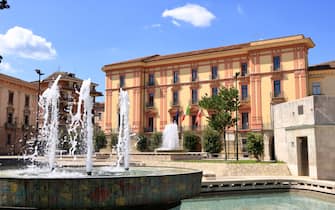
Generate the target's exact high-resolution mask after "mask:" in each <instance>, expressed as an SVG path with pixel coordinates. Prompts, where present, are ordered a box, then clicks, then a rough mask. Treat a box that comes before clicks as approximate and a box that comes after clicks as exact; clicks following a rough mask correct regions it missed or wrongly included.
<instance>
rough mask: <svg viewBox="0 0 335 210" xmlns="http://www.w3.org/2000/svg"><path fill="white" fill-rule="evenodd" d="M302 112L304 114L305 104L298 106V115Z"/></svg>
mask: <svg viewBox="0 0 335 210" xmlns="http://www.w3.org/2000/svg"><path fill="white" fill-rule="evenodd" d="M302 114H304V106H303V105H300V106H298V115H302Z"/></svg>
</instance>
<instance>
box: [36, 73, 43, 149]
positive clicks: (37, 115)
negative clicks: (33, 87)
mask: <svg viewBox="0 0 335 210" xmlns="http://www.w3.org/2000/svg"><path fill="white" fill-rule="evenodd" d="M35 72H36V73H37V74H38V94H37V110H36V131H35V132H36V139H35V142H34V147H35V146H36V144H37V142H38V130H39V128H38V126H39V114H40V106H39V105H38V102H39V101H40V93H41V76H42V75H44V73H42V72H41V70H39V69H35Z"/></svg>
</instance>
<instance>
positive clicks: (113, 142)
mask: <svg viewBox="0 0 335 210" xmlns="http://www.w3.org/2000/svg"><path fill="white" fill-rule="evenodd" d="M118 139H119V135H118V134H117V133H113V132H112V133H111V143H110V146H111V148H112V149H113V148H114V147H115V146H116V145H117V142H118Z"/></svg>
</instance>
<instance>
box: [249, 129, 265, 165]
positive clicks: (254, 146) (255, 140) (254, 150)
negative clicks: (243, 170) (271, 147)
mask: <svg viewBox="0 0 335 210" xmlns="http://www.w3.org/2000/svg"><path fill="white" fill-rule="evenodd" d="M247 147H248V152H249V153H251V154H252V155H254V157H255V158H256V159H257V161H260V158H261V156H262V154H263V152H264V141H263V136H262V135H261V134H259V133H252V132H250V133H248V134H247Z"/></svg>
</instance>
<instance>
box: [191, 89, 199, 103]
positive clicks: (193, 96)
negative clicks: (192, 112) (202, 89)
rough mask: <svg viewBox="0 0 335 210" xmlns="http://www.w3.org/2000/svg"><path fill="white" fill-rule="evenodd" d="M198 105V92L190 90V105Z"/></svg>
mask: <svg viewBox="0 0 335 210" xmlns="http://www.w3.org/2000/svg"><path fill="white" fill-rule="evenodd" d="M196 103H198V90H197V89H192V104H196Z"/></svg>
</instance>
